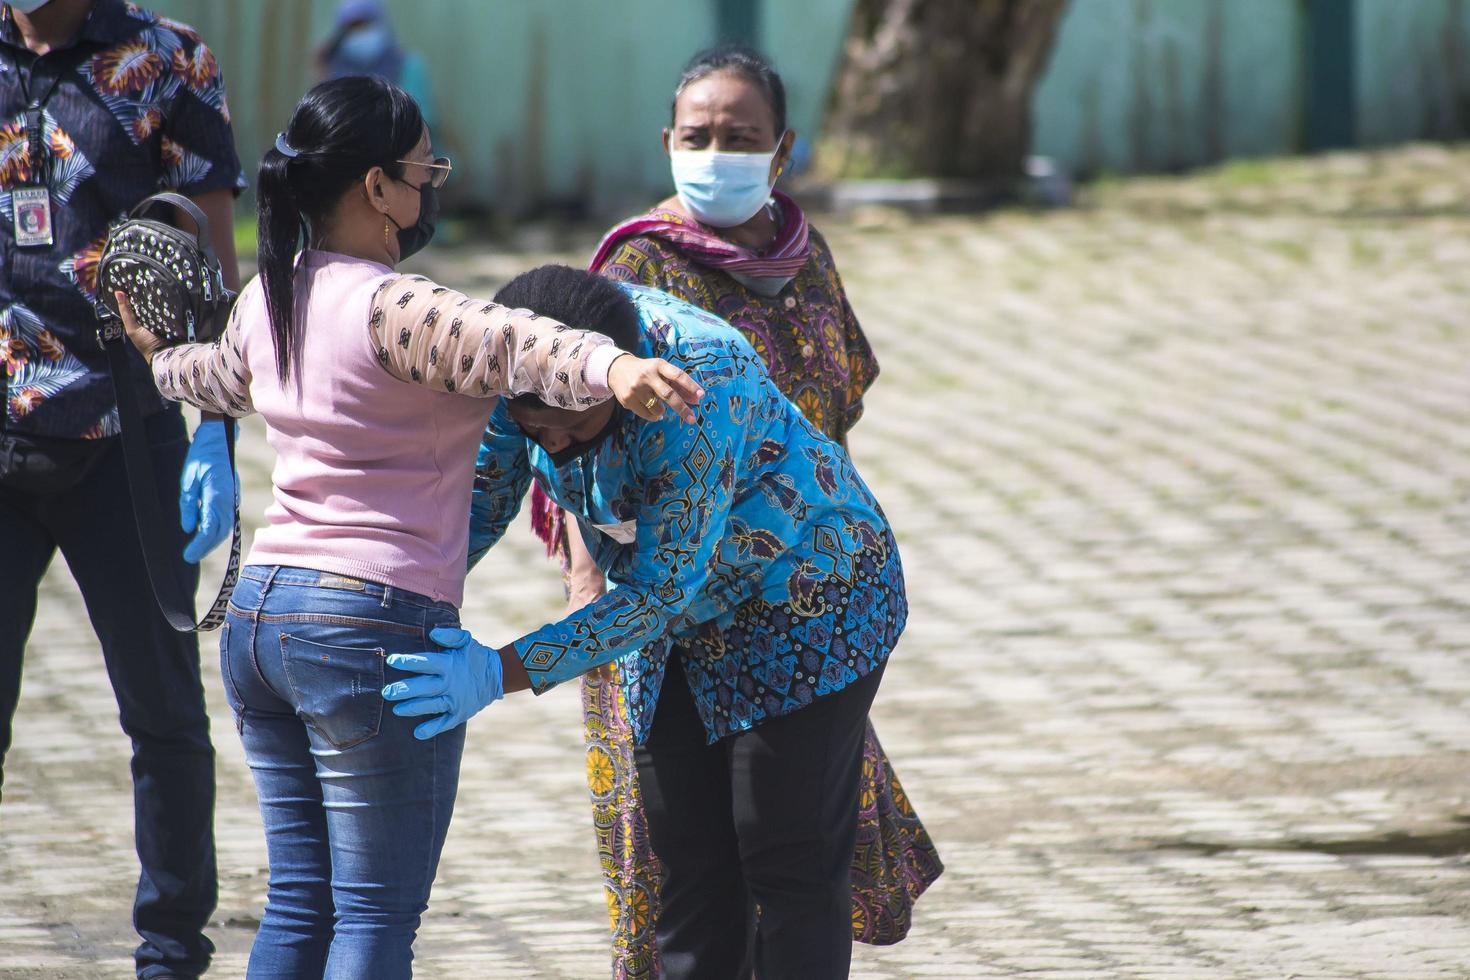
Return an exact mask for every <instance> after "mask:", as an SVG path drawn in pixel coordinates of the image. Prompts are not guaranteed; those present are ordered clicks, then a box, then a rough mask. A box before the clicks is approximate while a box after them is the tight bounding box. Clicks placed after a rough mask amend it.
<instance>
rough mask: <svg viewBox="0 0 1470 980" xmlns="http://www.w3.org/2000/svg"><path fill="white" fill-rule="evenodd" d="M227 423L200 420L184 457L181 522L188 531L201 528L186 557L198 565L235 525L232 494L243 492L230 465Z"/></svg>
mask: <svg viewBox="0 0 1470 980" xmlns="http://www.w3.org/2000/svg"><path fill="white" fill-rule="evenodd" d="M225 424H226V423H225V421H224V420H223V419H206V420H205V421H203V422H200V423H199V428H197V429H195V430H194V441H193V442H191V443H190V444H189V455H188V457H187V458H185V460H184V474H183V476H182V477H180V478H179V526H181V527H182V528H183V529H184V530H185V531H186V532H190V531H193V530H194V529H195V528H198V529H199V533H198V534H195V535H194V539H193V540H192V541H190V542H189V544H188V546H187V547H185V548H184V560H185V561H188V562H193V563H194V564H196V565H197V564H198V563H199V561H200V560H201V559H203V558H204V556H205V555H207V554H209V553H210V552H211V551H213V550H214V549H215V548H217V547H219V546H220V544H221V543H223V542H224V541H225V539H226V538H228V537H229V536H230V531H231V529H232V528H234V526H235V499H236V498H235V496H232V495H231V494H232V493H233V494H235V495H238V494H239V493H240V483H239V480H238V479H237V478H236V476H235V473H234V471H233V470H232V469H230V453H229V450H228V449H227V448H226V447H225ZM229 424H230V425H234V424H235V423H234V422H230V423H229Z"/></svg>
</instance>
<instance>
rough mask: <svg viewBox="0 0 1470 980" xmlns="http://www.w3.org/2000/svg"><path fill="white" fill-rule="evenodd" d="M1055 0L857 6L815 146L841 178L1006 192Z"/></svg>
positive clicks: (1027, 137)
mask: <svg viewBox="0 0 1470 980" xmlns="http://www.w3.org/2000/svg"><path fill="white" fill-rule="evenodd" d="M1066 6H1067V4H1066V0H857V3H856V5H855V7H854V9H853V15H852V24H851V26H850V27H849V29H848V34H847V42H846V45H845V47H844V53H843V62H842V66H841V67H840V68H839V70H838V73H837V82H836V85H835V86H834V87H833V93H832V103H831V106H830V109H829V112H828V115H827V125H826V131H825V136H824V139H823V141H822V161H823V162H822V169H823V170H824V171H826V172H828V173H829V174H830V175H832V176H842V177H944V178H959V179H965V180H981V181H997V182H1009V181H1013V180H1015V179H1016V178H1018V177H1020V176H1021V174H1022V170H1023V168H1024V165H1025V160H1026V153H1027V151H1028V149H1029V146H1030V142H1031V90H1032V88H1033V87H1034V86H1035V84H1036V82H1037V80H1038V79H1039V78H1040V76H1041V72H1042V70H1043V69H1044V68H1045V67H1046V62H1047V57H1048V56H1049V55H1050V53H1051V47H1052V41H1053V40H1054V39H1055V37H1056V32H1057V25H1058V24H1059V23H1060V21H1061V18H1062V14H1063V13H1064V12H1065V10H1066Z"/></svg>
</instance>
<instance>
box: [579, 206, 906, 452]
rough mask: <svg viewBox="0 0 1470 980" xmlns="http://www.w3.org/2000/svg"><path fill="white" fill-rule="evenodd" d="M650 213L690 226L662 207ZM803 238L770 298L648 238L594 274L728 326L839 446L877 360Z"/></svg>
mask: <svg viewBox="0 0 1470 980" xmlns="http://www.w3.org/2000/svg"><path fill="white" fill-rule="evenodd" d="M652 214H653V215H655V216H656V217H658V218H660V219H662V220H665V221H676V222H687V221H688V219H687V218H685V217H684V216H682V215H680V214H677V213H676V212H673V211H668V210H664V209H656V210H655V211H654V212H652ZM809 234H810V235H811V249H812V251H811V256H810V257H809V258H808V259H807V262H806V264H805V265H804V266H802V268H801V271H800V272H798V273H797V275H796V278H795V279H793V280H792V281H791V282H789V283H787V285H786V286H785V288H783V289H782V290H781V291H780V292H779V293H777V294H776V295H775V296H762V295H761V294H760V293H758V292H756V291H755V290H753V289H750V288H749V287H747V286H745V285H743V284H741V283H740V282H739V281H737V280H736V279H734V278H733V277H732V276H731V275H730V274H729V273H727V272H724V271H722V270H720V269H714V268H711V267H709V266H708V265H703V264H701V263H699V262H698V261H696V260H694V259H691V258H690V257H689V256H688V255H686V254H685V253H684V252H682V251H680V250H679V249H678V247H677V246H675V245H673V244H671V243H669V242H667V241H664V240H662V239H659V238H655V237H652V236H640V237H635V238H629V239H626V240H625V241H623V242H622V243H621V244H620V245H619V246H618V247H617V249H616V250H615V251H614V252H613V253H612V255H611V256H609V257H608V259H607V260H606V261H605V262H603V264H602V265H601V267H599V268H598V269H597V270H596V271H597V272H600V273H601V274H602V275H604V276H607V277H608V278H610V279H617V280H621V281H623V282H635V283H641V284H643V285H645V286H652V287H654V288H655V289H661V290H663V291H664V292H666V293H669V294H671V295H673V296H677V297H679V298H680V299H683V300H687V301H688V302H690V303H693V304H694V305H695V306H698V307H701V308H702V309H706V310H709V311H710V312H712V313H714V314H715V315H716V316H718V317H720V318H721V319H723V320H725V321H726V322H728V323H730V324H731V325H732V326H734V327H735V328H736V329H738V330H739V331H740V332H741V333H743V334H744V335H745V337H746V339H747V340H749V341H750V342H751V344H752V345H753V346H754V347H755V349H756V352H757V353H759V354H760V355H761V357H762V358H764V359H765V362H766V366H767V369H768V370H769V371H770V373H771V377H773V378H775V379H776V383H777V384H778V385H780V387H781V390H782V391H783V392H785V393H786V395H787V397H789V398H790V399H791V400H792V401H794V402H796V405H797V407H798V408H800V409H801V410H802V413H803V414H804V415H805V416H806V417H807V419H808V421H810V422H811V423H812V424H813V425H815V426H816V427H817V428H818V429H819V430H821V431H822V432H823V433H824V434H826V435H827V437H828V438H830V439H835V440H836V441H837V442H840V443H844V444H845V443H846V440H847V430H848V429H850V428H852V426H853V423H855V422H856V421H857V420H858V417H859V416H861V415H862V412H863V394H864V393H865V392H866V391H867V390H868V388H869V387H870V386H871V385H872V384H873V379H874V378H876V377H877V376H878V361H877V358H875V357H874V356H873V348H872V347H871V346H870V345H869V343H868V338H867V337H866V336H864V335H863V331H862V327H861V326H859V324H858V320H857V316H856V315H855V314H854V313H853V311H852V305H851V304H850V303H849V302H848V301H847V293H846V292H845V291H844V290H843V288H842V278H841V276H839V275H838V274H837V264H836V262H834V261H833V259H832V250H831V249H830V248H829V247H828V246H827V242H826V239H824V238H823V237H822V236H821V235H820V234H819V233H818V232H817V230H816V229H815V228H813V229H811V231H810V232H809Z"/></svg>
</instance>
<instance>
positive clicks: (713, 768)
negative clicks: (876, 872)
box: [635, 652, 883, 980]
mask: <svg viewBox="0 0 1470 980" xmlns="http://www.w3.org/2000/svg"><path fill="white" fill-rule="evenodd" d="M882 674H883V671H882V668H879V669H878V670H877V671H874V672H873V673H872V674H869V675H868V676H867V677H865V678H863V679H862V680H860V681H858V682H857V683H856V684H853V685H851V686H849V687H847V688H844V689H843V690H841V691H839V692H837V693H836V694H829V695H827V696H825V697H820V698H817V699H816V700H815V701H813V702H812V703H811V704H810V705H808V706H806V707H805V708H802V709H800V710H798V711H795V712H793V713H792V714H789V715H785V716H783V717H780V718H773V719H771V720H768V721H765V722H763V723H761V724H760V725H759V726H757V727H756V728H755V729H754V730H753V731H749V732H744V733H741V734H738V735H731V736H729V737H727V738H724V739H721V740H720V741H719V742H716V743H715V744H714V745H708V744H706V742H705V730H704V725H703V724H701V722H700V720H699V716H698V714H697V713H696V711H695V707H694V699H693V697H692V696H691V695H690V693H689V684H688V681H687V680H686V679H685V675H684V670H683V668H682V666H681V656H680V654H678V653H677V652H676V653H675V654H674V655H673V656H671V657H670V658H669V670H668V675H667V676H666V677H665V678H664V683H663V688H662V690H661V691H660V693H659V699H658V707H657V709H656V710H655V713H654V718H653V727H652V729H651V730H650V732H649V737H648V742H647V744H646V745H643V746H641V747H640V748H638V749H637V751H636V753H635V756H636V759H637V763H638V780H639V785H640V789H641V790H642V793H643V806H644V809H645V811H646V812H647V815H648V831H649V838H650V843H651V844H652V845H653V851H654V853H655V854H657V855H658V857H659V860H660V861H661V862H662V863H663V866H664V879H663V886H662V889H661V891H660V893H659V899H660V902H661V904H662V906H663V909H662V912H661V914H660V915H659V919H658V923H657V925H656V930H655V932H656V938H657V943H658V950H659V956H660V958H661V959H662V960H663V965H664V973H665V976H666V977H667V978H668V980H682V978H690V980H695V978H697V980H720V978H727V977H728V978H730V980H737V978H738V980H749V978H750V976H751V973H752V971H753V972H754V974H755V976H756V977H758V978H760V980H780V978H787V977H789V978H793V980H797V978H800V980H825V978H829V977H846V976H847V974H848V966H849V964H850V962H851V959H852V908H851V902H852V896H851V889H850V883H849V876H850V869H851V866H852V852H853V847H854V845H855V838H856V835H857V816H858V788H859V780H860V777H861V774H862V752H863V732H864V730H865V728H866V725H867V720H868V708H869V706H870V705H871V704H872V703H873V695H874V694H875V693H876V692H877V690H878V684H879V681H880V680H881V678H882Z"/></svg>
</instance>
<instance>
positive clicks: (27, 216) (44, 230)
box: [10, 187, 54, 248]
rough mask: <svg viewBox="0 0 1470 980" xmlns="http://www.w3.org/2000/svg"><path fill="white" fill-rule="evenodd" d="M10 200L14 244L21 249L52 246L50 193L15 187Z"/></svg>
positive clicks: (44, 189)
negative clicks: (13, 215)
mask: <svg viewBox="0 0 1470 980" xmlns="http://www.w3.org/2000/svg"><path fill="white" fill-rule="evenodd" d="M10 200H11V204H12V206H13V207H14V209H15V244H17V245H19V246H20V247H21V248H25V247H27V246H35V245H50V244H52V243H53V241H54V239H53V238H52V235H51V192H50V191H49V190H47V189H46V188H44V187H17V188H16V189H15V190H14V191H12V192H11V194H10Z"/></svg>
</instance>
